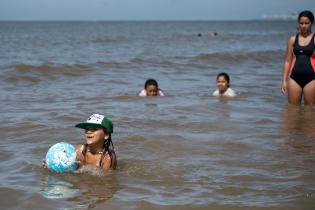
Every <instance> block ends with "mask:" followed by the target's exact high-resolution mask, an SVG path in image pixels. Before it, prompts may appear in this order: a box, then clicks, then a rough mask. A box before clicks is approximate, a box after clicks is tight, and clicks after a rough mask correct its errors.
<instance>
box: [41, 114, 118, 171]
mask: <svg viewBox="0 0 315 210" xmlns="http://www.w3.org/2000/svg"><path fill="white" fill-rule="evenodd" d="M75 127H78V128H82V129H85V131H84V135H85V144H80V145H77V146H76V153H77V155H76V159H77V164H78V168H77V169H79V168H81V167H82V166H83V165H92V166H98V167H100V168H103V169H115V168H116V165H117V158H116V154H115V151H114V145H113V142H112V138H111V134H112V133H113V123H112V122H111V121H110V120H109V119H107V118H106V117H104V116H103V115H100V114H93V115H91V116H90V117H89V118H88V119H87V120H86V121H85V122H82V123H79V124H76V125H75ZM110 146H111V148H110ZM43 167H44V168H47V163H46V161H45V160H44V161H43Z"/></svg>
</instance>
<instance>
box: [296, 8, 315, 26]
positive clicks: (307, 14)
mask: <svg viewBox="0 0 315 210" xmlns="http://www.w3.org/2000/svg"><path fill="white" fill-rule="evenodd" d="M303 17H306V18H308V19H309V21H310V22H311V23H312V24H313V23H314V15H313V13H312V12H311V11H309V10H305V11H302V12H300V14H299V17H298V21H299V22H300V20H301V18H303Z"/></svg>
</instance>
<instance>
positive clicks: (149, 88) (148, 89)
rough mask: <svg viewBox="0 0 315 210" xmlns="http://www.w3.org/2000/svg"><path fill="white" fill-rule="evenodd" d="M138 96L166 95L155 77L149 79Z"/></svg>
mask: <svg viewBox="0 0 315 210" xmlns="http://www.w3.org/2000/svg"><path fill="white" fill-rule="evenodd" d="M138 96H165V95H164V93H163V92H162V90H160V89H159V85H158V83H157V81H156V80H155V79H148V80H147V81H146V82H145V84H144V89H143V90H142V91H141V92H140V93H139V94H138Z"/></svg>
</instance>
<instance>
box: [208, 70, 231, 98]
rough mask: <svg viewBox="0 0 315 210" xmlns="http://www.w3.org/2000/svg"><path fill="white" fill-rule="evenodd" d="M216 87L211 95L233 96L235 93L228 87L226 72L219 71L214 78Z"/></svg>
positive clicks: (228, 81)
mask: <svg viewBox="0 0 315 210" xmlns="http://www.w3.org/2000/svg"><path fill="white" fill-rule="evenodd" d="M216 83H217V87H218V89H217V90H216V91H214V92H213V93H212V95H213V96H228V97H234V96H236V93H235V92H234V90H232V88H230V77H229V75H228V74H227V73H225V72H221V73H220V74H218V75H217V79H216Z"/></svg>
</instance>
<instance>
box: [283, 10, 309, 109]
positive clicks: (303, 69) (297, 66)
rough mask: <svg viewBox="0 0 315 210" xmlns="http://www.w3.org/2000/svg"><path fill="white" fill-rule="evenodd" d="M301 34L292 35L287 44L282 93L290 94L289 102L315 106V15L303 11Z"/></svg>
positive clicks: (300, 23)
mask: <svg viewBox="0 0 315 210" xmlns="http://www.w3.org/2000/svg"><path fill="white" fill-rule="evenodd" d="M298 23H299V30H298V31H299V33H297V34H296V35H292V36H291V37H290V38H289V40H288V44H287V49H286V56H285V60H284V65H283V75H282V86H281V88H282V93H283V94H284V95H285V94H286V93H288V102H289V103H291V104H295V105H299V104H301V101H302V96H304V104H305V105H312V104H315V55H314V51H315V40H314V36H315V35H314V33H313V32H312V25H313V23H314V15H313V13H312V12H310V11H303V12H301V13H300V14H299V17H298Z"/></svg>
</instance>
